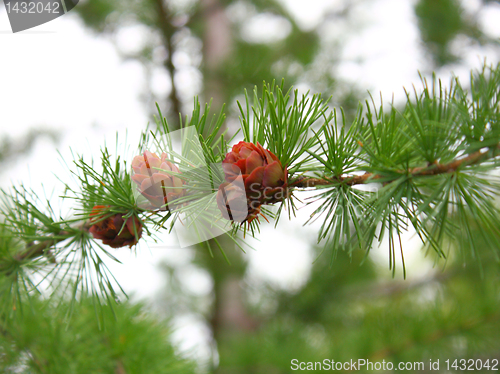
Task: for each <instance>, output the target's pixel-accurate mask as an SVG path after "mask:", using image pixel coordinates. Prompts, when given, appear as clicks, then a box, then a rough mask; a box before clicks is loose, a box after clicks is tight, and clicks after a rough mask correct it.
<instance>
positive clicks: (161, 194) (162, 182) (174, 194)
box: [132, 151, 184, 209]
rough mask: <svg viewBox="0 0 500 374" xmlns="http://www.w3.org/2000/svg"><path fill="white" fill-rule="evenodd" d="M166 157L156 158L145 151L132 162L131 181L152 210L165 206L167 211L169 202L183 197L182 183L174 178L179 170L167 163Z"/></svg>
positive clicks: (177, 178) (163, 155)
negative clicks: (132, 172) (132, 173)
mask: <svg viewBox="0 0 500 374" xmlns="http://www.w3.org/2000/svg"><path fill="white" fill-rule="evenodd" d="M167 157H168V155H167V154H166V153H162V154H161V157H158V156H157V155H156V154H155V153H152V152H149V151H145V152H144V154H143V155H142V156H135V157H134V159H133V160H132V169H133V170H134V175H133V176H132V180H133V181H134V182H135V183H136V184H137V185H138V187H139V192H140V193H141V194H142V195H143V196H144V197H145V198H146V199H148V200H149V202H150V203H151V205H152V206H153V208H160V207H162V206H165V207H166V208H167V209H169V206H168V202H169V201H173V200H175V199H178V198H179V197H182V196H183V195H184V190H183V189H182V185H183V183H184V182H183V180H182V179H180V178H179V177H177V176H175V174H180V171H179V168H178V167H177V166H175V165H174V164H173V163H172V162H170V161H168V160H167Z"/></svg>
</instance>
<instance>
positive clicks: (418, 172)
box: [291, 145, 500, 188]
mask: <svg viewBox="0 0 500 374" xmlns="http://www.w3.org/2000/svg"><path fill="white" fill-rule="evenodd" d="M499 148H500V145H499V146H497V147H495V149H499ZM488 153H489V149H488V150H485V151H483V150H479V151H476V152H473V153H470V154H469V155H467V156H466V157H463V158H459V159H455V160H453V161H451V162H448V163H444V164H441V163H439V162H437V161H435V162H434V163H431V164H429V165H428V166H425V167H417V168H410V169H408V170H399V171H398V172H397V174H398V175H408V176H409V177H420V176H432V175H439V174H445V173H452V172H454V171H456V170H457V169H459V168H460V167H463V166H468V165H474V164H478V163H480V162H482V161H483V160H485V159H488V158H491V157H494V156H495V154H493V156H490V155H489V154H488ZM388 177H389V176H384V175H382V174H376V173H365V174H362V175H355V176H345V177H344V176H335V177H331V178H314V177H307V176H301V177H299V178H297V180H296V181H295V182H293V183H292V184H291V186H292V187H295V188H307V187H316V186H328V185H332V184H339V183H344V184H346V185H348V186H354V185H357V184H365V183H369V182H372V181H376V180H377V179H382V178H384V180H385V182H391V181H390V180H389V181H388V180H387V178H388ZM397 178H399V176H396V177H394V179H397Z"/></svg>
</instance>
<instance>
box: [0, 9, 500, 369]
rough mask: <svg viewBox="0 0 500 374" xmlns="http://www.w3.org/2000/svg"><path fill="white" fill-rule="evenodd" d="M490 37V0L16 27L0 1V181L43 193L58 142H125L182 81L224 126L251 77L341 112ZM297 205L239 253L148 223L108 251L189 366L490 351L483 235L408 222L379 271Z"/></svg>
mask: <svg viewBox="0 0 500 374" xmlns="http://www.w3.org/2000/svg"><path fill="white" fill-rule="evenodd" d="M499 38H500V2H499V1H496V0H353V1H348V0H308V1H303V0H237V1H234V0H120V1H118V0H87V1H83V0H82V1H80V3H79V4H78V5H77V7H76V8H75V9H74V10H72V11H71V12H70V13H69V14H67V15H65V16H63V17H60V18H58V19H56V20H54V21H52V22H50V23H47V24H45V25H41V26H39V27H37V28H35V29H31V30H27V31H25V32H21V33H17V34H12V33H11V31H10V28H9V24H8V18H7V14H6V12H5V8H4V6H2V5H0V56H1V58H0V144H1V148H0V165H1V169H0V175H1V179H0V186H1V187H4V188H7V187H9V186H10V185H11V184H12V183H14V184H18V183H24V184H26V185H28V186H30V187H32V188H34V189H35V190H36V191H39V193H40V195H46V196H47V198H49V199H51V201H53V202H54V204H56V205H57V204H58V201H59V200H58V196H59V195H61V194H62V186H61V182H60V180H62V181H66V180H69V178H70V171H69V170H70V169H71V161H72V157H73V154H76V153H81V154H83V155H84V156H85V157H88V158H90V157H92V156H94V157H97V156H98V152H99V148H100V147H102V146H103V145H104V144H111V145H113V147H114V145H115V142H116V139H117V136H116V134H117V133H118V135H119V136H118V141H117V142H118V147H116V149H117V150H119V149H124V148H127V147H130V148H131V149H135V148H136V146H137V144H138V141H139V139H138V137H139V134H140V132H141V131H143V130H144V129H145V128H146V125H147V124H148V123H151V122H154V121H153V115H154V114H155V112H156V108H155V102H158V104H159V105H160V107H161V108H162V111H163V113H164V114H166V116H167V117H168V119H169V122H170V123H171V124H172V125H176V124H178V121H179V119H178V118H179V117H178V113H182V114H183V115H189V114H190V112H191V110H192V109H193V98H194V96H195V95H197V96H199V97H200V100H201V101H202V103H203V102H206V101H208V100H212V108H213V111H214V113H216V112H218V111H219V110H220V108H221V107H222V104H223V103H225V104H226V107H225V111H226V114H227V117H228V118H227V121H226V125H227V128H228V129H229V131H230V132H234V131H236V129H237V127H238V110H237V105H236V101H237V100H242V99H243V98H244V96H243V95H244V89H247V90H248V91H251V90H252V89H253V87H254V86H255V85H257V86H261V85H262V82H263V81H266V82H268V83H270V82H272V81H273V80H276V81H277V82H281V79H283V78H284V79H285V86H286V87H291V86H293V87H295V88H297V89H299V91H300V92H302V93H306V92H307V91H309V90H310V91H311V92H312V93H317V92H321V93H322V94H323V95H324V96H326V97H329V96H331V100H330V103H329V104H330V105H331V106H332V107H343V108H344V110H345V112H346V115H347V118H348V119H349V117H350V116H352V115H353V113H354V111H355V109H356V107H357V105H358V103H359V102H360V101H361V102H363V101H364V100H366V99H367V98H369V93H371V94H372V95H373V96H374V97H375V98H376V100H378V98H379V97H380V96H379V95H380V94H381V98H382V101H383V102H385V103H387V105H389V103H390V102H391V101H392V100H394V104H395V105H396V106H398V105H400V104H401V103H402V101H403V100H404V99H405V93H404V90H403V87H406V88H408V89H411V88H412V84H415V86H416V87H417V89H418V87H419V80H420V77H419V73H420V74H421V75H422V76H423V77H426V78H430V77H431V76H432V75H431V74H432V72H433V71H434V72H436V75H437V76H438V77H440V78H442V79H443V82H444V83H445V84H447V83H448V82H449V80H450V79H451V78H452V77H453V76H458V77H459V78H460V80H461V81H462V83H463V84H464V85H467V83H466V82H467V81H468V76H469V73H470V69H474V68H480V67H481V66H482V65H483V63H484V61H486V63H488V64H497V63H498V62H499V58H500V46H499V44H498V43H499ZM117 152H119V151H117ZM310 212H311V210H308V208H307V207H305V208H303V209H301V210H300V214H299V215H298V216H297V218H296V219H294V220H293V221H291V222H287V221H286V220H284V221H282V222H281V223H280V224H279V226H278V228H277V229H274V228H273V227H272V226H270V225H263V227H262V232H261V234H260V235H259V236H258V239H259V240H258V241H257V240H248V241H249V243H250V244H251V245H252V246H253V247H254V248H255V250H250V251H248V252H247V253H246V254H242V253H241V252H240V251H239V250H238V249H237V248H233V246H232V245H231V244H230V243H229V242H228V243H226V244H225V245H226V246H227V247H228V248H227V250H226V252H227V253H228V254H229V257H230V260H231V266H229V265H228V264H227V263H226V261H225V260H224V259H223V257H222V256H221V255H220V254H219V253H217V252H216V253H215V258H211V257H210V256H209V253H208V251H207V250H206V248H204V247H203V246H199V247H193V248H183V249H181V248H179V246H178V244H177V239H176V237H175V236H174V235H166V234H165V235H161V237H160V240H159V241H157V242H153V241H145V242H143V243H141V244H140V245H139V247H138V249H137V250H136V251H135V252H130V251H127V250H126V249H120V250H117V251H116V252H115V253H114V254H116V255H117V257H118V258H119V259H120V260H121V261H122V262H123V264H121V265H119V264H110V266H111V267H112V270H113V272H114V274H115V275H116V277H117V279H118V281H119V282H120V284H121V285H122V286H123V287H124V288H125V290H126V291H127V292H128V293H129V294H130V295H131V297H132V298H133V299H135V300H139V299H143V300H144V299H145V300H147V303H148V304H149V305H150V309H151V313H153V314H155V315H156V316H158V318H161V319H165V320H166V321H168V323H170V324H171V325H172V326H173V327H174V334H173V335H172V340H173V342H174V343H175V344H176V345H177V347H178V350H179V352H181V353H182V354H183V355H185V356H186V357H189V358H191V359H193V360H196V362H197V365H198V368H199V371H200V372H201V373H207V372H210V373H221V374H222V373H231V374H238V373H288V372H290V362H291V360H292V359H294V358H296V359H298V360H299V361H321V360H323V359H325V358H328V359H335V360H336V361H349V360H350V359H357V358H364V359H370V360H372V361H374V360H382V359H385V360H390V361H393V362H395V363H397V362H406V361H424V362H426V363H427V362H428V361H429V359H432V360H437V359H441V360H445V359H448V358H449V359H454V358H472V359H478V358H479V359H486V358H490V359H491V358H497V359H500V338H498V336H499V335H500V322H499V321H500V312H499V310H500V309H499V308H498V307H499V306H500V301H499V287H498V286H499V274H500V272H499V271H498V270H500V269H499V266H498V263H497V262H494V261H491V259H492V251H491V248H488V247H487V245H486V244H484V245H480V246H479V252H480V253H481V257H480V258H476V259H472V258H465V257H461V256H453V255H451V256H450V258H449V259H448V261H446V263H445V261H436V259H435V257H434V256H433V254H432V253H430V254H426V253H423V252H422V251H421V250H420V248H419V241H418V239H416V238H415V237H414V235H413V233H412V232H408V233H407V235H406V236H405V241H404V243H405V244H404V251H405V259H406V264H407V279H406V280H404V279H403V277H402V275H401V272H400V271H398V272H396V275H395V277H394V278H392V273H391V272H390V271H389V270H388V250H387V246H386V245H385V244H384V243H380V246H376V247H374V248H373V249H372V251H371V252H370V255H369V256H368V257H367V258H365V254H364V253H356V252H355V253H354V254H353V257H352V258H349V257H348V256H347V254H345V253H342V252H340V253H339V254H338V256H337V257H336V258H334V259H333V258H332V248H331V247H330V248H329V247H327V248H323V246H322V243H319V244H317V243H316V232H317V226H315V225H312V226H306V227H302V224H303V223H304V222H305V221H306V220H307V218H308V216H309V214H310ZM323 249H325V250H324V252H323V253H322V251H323ZM320 253H322V254H321V256H320V257H319V258H318V256H319V255H320ZM451 253H452V254H453V253H454V252H453V250H452V251H451ZM316 259H317V260H316ZM315 260H316V261H315ZM464 263H466V264H467V265H466V266H464ZM399 269H400V266H399ZM441 368H443V367H441ZM441 371H443V370H441Z"/></svg>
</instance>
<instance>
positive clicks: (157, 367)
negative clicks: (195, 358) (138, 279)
mask: <svg viewBox="0 0 500 374" xmlns="http://www.w3.org/2000/svg"><path fill="white" fill-rule="evenodd" d="M31 301H32V304H31V308H28V309H25V310H23V312H22V313H18V314H17V315H16V318H15V319H9V320H6V321H3V322H2V325H0V331H1V334H0V350H1V354H0V369H1V371H2V373H20V372H22V373H41V374H42V373H51V374H58V373H61V374H63V373H64V374H68V373H72V374H79V373H82V374H89V373H96V374H97V373H103V374H104V373H109V374H124V373H128V374H132V373H136V374H147V373H154V374H159V373H165V374H188V373H194V372H195V370H194V369H195V366H194V364H193V363H190V362H188V361H186V360H184V359H181V358H179V357H178V356H177V354H176V353H175V351H174V349H173V347H172V345H171V344H170V343H169V342H168V338H169V335H170V333H171V331H170V330H169V329H167V328H166V325H165V323H164V322H159V321H155V320H154V319H153V318H151V317H149V316H148V315H147V314H146V313H145V312H144V311H143V307H142V306H140V305H130V304H129V303H124V304H119V305H115V306H113V309H111V308H106V309H103V313H102V314H96V309H95V305H93V303H92V300H91V299H90V298H89V299H83V300H82V302H81V303H80V304H79V305H78V308H77V309H76V310H75V311H74V314H73V317H72V319H71V323H68V321H67V320H65V319H64V315H65V313H64V310H65V309H67V308H68V307H69V306H68V305H65V304H63V305H59V306H56V305H51V304H50V303H49V302H48V301H43V300H40V299H35V298H33V299H32V300H31ZM61 310H63V313H60V312H61Z"/></svg>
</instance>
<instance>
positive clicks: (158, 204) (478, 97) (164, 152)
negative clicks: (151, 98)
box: [0, 65, 500, 315]
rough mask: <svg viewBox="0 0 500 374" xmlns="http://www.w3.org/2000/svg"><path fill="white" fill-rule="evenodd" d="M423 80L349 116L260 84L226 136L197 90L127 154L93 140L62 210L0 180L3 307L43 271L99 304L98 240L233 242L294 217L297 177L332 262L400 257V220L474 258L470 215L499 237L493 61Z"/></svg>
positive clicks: (434, 245) (497, 80)
mask: <svg viewBox="0 0 500 374" xmlns="http://www.w3.org/2000/svg"><path fill="white" fill-rule="evenodd" d="M422 84H423V88H422V90H421V91H420V90H418V89H417V88H414V89H413V92H412V93H410V92H407V95H406V99H407V100H406V103H405V104H404V105H403V106H401V107H398V106H396V105H394V104H391V105H390V106H389V108H388V109H386V108H385V107H384V104H383V103H381V104H380V105H377V104H376V103H375V100H374V99H373V98H372V99H371V100H370V101H367V102H366V103H365V105H360V106H359V108H358V111H357V113H356V115H355V118H354V119H352V120H349V119H348V118H346V116H345V114H344V112H343V111H341V110H340V111H338V110H330V109H329V107H328V105H327V102H325V101H324V100H323V99H322V96H321V95H319V94H315V95H310V94H309V93H307V94H305V95H302V96H301V95H299V93H298V92H297V91H293V92H292V91H291V90H290V91H286V92H285V91H284V90H283V87H284V85H283V84H282V85H278V86H275V85H274V83H273V84H271V85H266V84H264V86H263V88H262V91H261V92H260V93H259V90H257V88H256V89H255V90H254V92H253V96H252V99H253V100H250V97H249V95H248V94H247V93H246V94H245V102H244V103H243V104H241V103H238V106H239V110H240V123H241V130H242V131H241V134H239V133H238V132H236V134H234V135H233V137H228V136H227V132H225V131H223V126H224V120H225V114H224V111H223V110H221V111H220V113H219V115H218V116H213V118H210V116H209V111H210V105H206V106H205V107H204V108H203V110H202V108H201V106H200V104H199V103H198V101H197V100H195V103H194V111H193V114H192V116H191V118H189V119H188V118H186V121H185V122H184V124H181V129H180V130H176V131H172V130H171V129H170V127H169V125H168V122H167V121H166V119H165V118H164V117H163V116H162V114H161V111H160V110H159V117H158V118H157V126H156V128H155V129H154V130H150V131H147V132H146V133H144V134H143V136H142V138H141V139H140V144H139V152H138V153H137V154H135V155H134V156H132V157H128V156H127V157H126V156H125V154H119V152H118V151H116V154H113V155H112V154H111V153H110V152H109V150H108V149H107V148H106V147H104V148H103V150H102V154H101V157H100V158H101V165H100V166H99V167H96V166H94V163H93V161H86V160H84V158H83V157H77V158H76V160H75V161H74V165H73V166H72V167H70V168H71V169H72V170H71V171H72V173H73V175H74V177H75V180H76V187H75V186H70V185H69V184H66V191H67V193H66V194H65V196H63V197H62V199H65V200H68V199H73V200H74V202H75V208H74V210H75V211H76V214H74V215H73V217H71V218H70V219H67V218H63V216H62V215H56V214H55V213H54V211H53V209H52V208H51V205H50V200H48V199H47V201H41V200H40V199H39V198H38V196H37V194H36V193H35V192H34V191H32V190H28V189H27V188H24V187H18V188H13V189H11V190H10V191H3V197H2V201H3V202H2V208H1V209H2V211H1V212H2V215H3V218H2V224H1V229H2V235H1V236H0V254H1V256H0V272H1V279H0V285H1V287H2V289H3V290H4V291H5V292H3V293H2V295H4V296H3V297H4V300H3V302H2V306H3V307H4V309H3V312H2V314H3V315H7V314H9V313H10V312H8V311H9V310H10V311H12V310H13V309H15V308H16V306H17V305H18V304H19V303H20V302H21V301H22V300H23V299H26V297H27V295H29V294H30V293H33V292H35V291H37V290H39V285H40V284H41V283H42V282H43V281H44V280H48V282H49V284H50V285H51V286H54V287H52V288H51V292H52V293H55V294H64V295H68V290H69V296H70V297H71V298H72V299H73V300H74V299H75V297H76V296H77V295H78V294H79V293H80V292H83V293H90V294H91V295H93V296H94V297H95V300H96V304H99V303H100V301H99V300H100V297H101V296H103V295H104V296H105V297H107V298H110V300H114V299H115V298H116V297H117V295H116V291H115V286H116V285H115V282H114V279H113V277H112V274H110V272H109V270H108V269H107V267H106V262H107V261H108V260H107V259H112V260H114V256H113V254H112V251H111V250H109V249H108V248H106V247H112V248H118V247H122V246H129V247H132V246H134V245H135V244H136V243H137V242H139V241H140V239H141V238H142V237H143V236H150V237H153V238H154V234H155V232H157V231H159V230H168V231H169V232H172V231H173V230H175V231H176V232H177V234H178V236H179V238H180V241H181V245H192V244H194V243H197V242H202V241H205V240H208V239H211V238H215V237H217V236H219V235H222V234H224V235H229V236H230V237H231V238H233V240H234V241H235V243H237V244H238V245H239V246H240V247H241V243H244V239H243V241H242V240H241V237H240V236H239V234H238V232H240V231H242V232H243V236H244V237H246V235H257V233H258V230H259V226H260V224H261V223H262V222H263V221H270V220H275V221H276V222H278V220H279V218H280V216H281V214H282V212H283V209H287V210H288V215H289V217H290V218H291V217H292V215H295V214H296V210H297V207H298V206H299V205H300V204H301V200H299V195H300V191H301V190H311V189H313V190H314V191H316V192H315V195H314V196H313V197H310V198H309V200H307V205H310V204H312V205H314V207H315V208H314V211H313V213H312V214H311V217H310V218H309V220H308V221H307V222H306V223H312V222H314V221H318V222H320V228H319V233H318V242H323V243H324V244H325V248H330V249H332V251H331V253H332V257H331V260H332V261H333V259H334V258H335V254H336V251H338V250H339V249H341V250H346V251H348V252H349V253H351V252H352V251H353V250H354V249H356V248H359V249H361V250H364V251H366V252H367V253H368V251H369V250H370V248H372V247H373V246H374V245H377V243H382V242H384V241H385V239H387V243H388V247H389V253H390V256H389V258H390V264H389V265H390V268H392V269H393V271H394V270H395V264H396V262H397V259H396V257H397V253H398V252H399V253H400V256H401V259H402V261H403V267H404V248H403V245H402V241H401V237H402V235H403V234H404V233H405V232H407V231H408V230H413V231H414V232H415V233H416V234H417V235H418V236H419V237H420V238H421V240H422V243H423V245H424V246H426V247H427V248H429V249H432V250H433V252H434V253H436V254H437V255H438V256H440V257H446V256H447V245H449V243H451V242H452V241H453V240H454V239H458V244H459V245H462V244H464V248H465V247H466V248H470V249H472V255H474V256H475V255H476V250H475V248H476V247H475V243H476V239H477V238H475V235H477V234H472V233H473V232H474V233H475V232H477V230H476V229H477V228H481V230H480V232H481V236H482V238H481V240H482V241H483V242H486V243H489V244H491V247H492V248H498V247H500V232H499V230H498V227H500V215H499V210H498V203H497V198H498V195H499V194H500V181H499V179H498V176H497V172H496V170H497V169H498V167H499V157H498V156H499V153H500V93H499V91H500V65H497V66H496V67H495V66H491V67H488V66H484V67H483V69H482V70H481V71H479V72H475V73H473V74H472V75H471V80H470V87H469V88H467V89H466V88H464V87H463V86H462V85H461V83H460V82H459V81H458V80H457V79H453V80H452V81H451V83H450V85H449V87H448V88H445V87H443V86H442V84H441V82H440V81H438V80H437V79H436V78H435V77H433V78H432V80H431V82H427V81H426V80H425V79H422ZM251 101H253V102H251ZM158 109H159V108H158ZM238 136H242V138H239V139H241V141H240V142H236V141H235V140H236V139H238ZM231 143H232V144H231ZM273 206H276V209H272V207H273ZM183 243H184V244H183ZM220 249H221V250H222V251H223V250H224V249H223V248H222V247H220ZM469 252H470V250H469ZM55 280H57V282H56V283H54V282H55ZM56 284H57V286H55V285H56ZM5 295H7V296H5Z"/></svg>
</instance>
